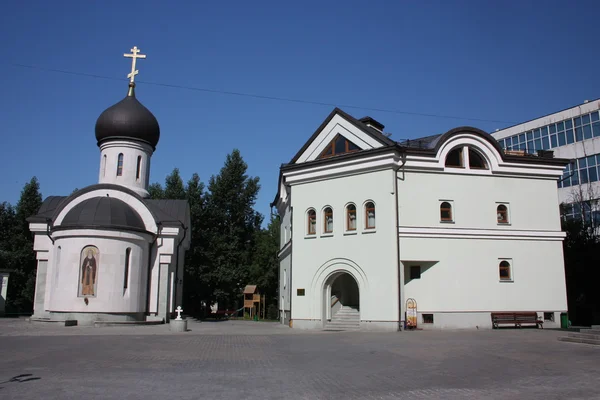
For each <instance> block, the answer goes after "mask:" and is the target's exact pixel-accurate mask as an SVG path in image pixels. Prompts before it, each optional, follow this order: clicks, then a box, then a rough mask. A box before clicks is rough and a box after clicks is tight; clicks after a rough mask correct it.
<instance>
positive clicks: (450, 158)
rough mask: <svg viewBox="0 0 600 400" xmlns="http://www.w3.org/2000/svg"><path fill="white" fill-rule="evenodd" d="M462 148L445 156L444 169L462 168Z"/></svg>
mask: <svg viewBox="0 0 600 400" xmlns="http://www.w3.org/2000/svg"><path fill="white" fill-rule="evenodd" d="M464 166H465V165H464V163H463V148H462V147H459V148H457V149H454V150H452V151H450V153H448V155H447V156H446V167H454V168H463V167H464Z"/></svg>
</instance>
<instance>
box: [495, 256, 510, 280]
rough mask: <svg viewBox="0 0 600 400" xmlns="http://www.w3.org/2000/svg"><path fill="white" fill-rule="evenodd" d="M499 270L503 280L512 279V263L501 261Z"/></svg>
mask: <svg viewBox="0 0 600 400" xmlns="http://www.w3.org/2000/svg"><path fill="white" fill-rule="evenodd" d="M498 267H499V270H500V271H499V272H500V280H501V281H512V271H511V266H510V263H509V262H508V261H506V260H503V261H500V265H499V266H498Z"/></svg>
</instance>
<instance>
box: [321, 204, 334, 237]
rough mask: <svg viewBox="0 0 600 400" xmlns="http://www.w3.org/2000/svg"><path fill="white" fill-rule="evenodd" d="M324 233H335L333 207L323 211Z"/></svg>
mask: <svg viewBox="0 0 600 400" xmlns="http://www.w3.org/2000/svg"><path fill="white" fill-rule="evenodd" d="M323 231H324V232H325V233H331V232H333V210H332V209H331V207H327V208H325V210H323Z"/></svg>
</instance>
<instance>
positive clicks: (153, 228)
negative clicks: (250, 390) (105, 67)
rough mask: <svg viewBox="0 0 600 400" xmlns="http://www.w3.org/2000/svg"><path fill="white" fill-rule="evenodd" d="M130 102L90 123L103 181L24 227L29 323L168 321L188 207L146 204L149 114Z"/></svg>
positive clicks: (155, 136)
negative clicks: (32, 269)
mask: <svg viewBox="0 0 600 400" xmlns="http://www.w3.org/2000/svg"><path fill="white" fill-rule="evenodd" d="M134 87H135V83H133V82H131V83H130V84H129V90H128V94H127V96H126V97H125V98H124V99H123V100H121V101H120V102H118V103H117V104H115V105H113V106H111V107H109V108H108V109H106V110H105V111H104V112H103V113H102V114H101V115H100V117H99V118H98V120H97V121H96V126H95V134H96V142H97V145H98V147H99V149H100V157H99V161H100V162H99V181H98V183H97V184H93V185H90V186H88V187H85V188H83V189H80V190H78V191H76V192H75V193H73V194H71V195H70V196H50V197H48V198H46V199H45V200H44V202H43V204H42V206H41V208H40V210H39V211H38V213H37V214H36V215H34V216H32V217H30V218H29V219H28V222H29V223H30V225H29V227H30V230H31V231H32V232H33V233H34V251H35V253H36V258H37V276H36V287H35V299H34V313H33V316H32V319H33V320H41V321H44V320H51V321H62V320H77V321H78V323H79V324H92V323H95V322H98V321H104V322H113V321H117V322H124V321H130V322H133V321H163V322H167V321H169V318H170V317H171V314H172V313H173V312H174V309H175V307H176V306H177V305H180V304H181V301H182V289H183V264H184V258H185V257H184V256H185V251H186V250H187V249H188V248H189V245H190V231H191V229H190V211H189V206H188V203H187V202H186V201H185V200H151V199H149V195H148V183H149V177H150V160H151V157H152V154H153V153H154V151H155V148H156V145H157V144H158V140H159V137H160V128H159V124H158V121H157V120H156V118H155V117H154V115H153V114H152V113H151V112H150V111H149V110H148V109H147V108H146V107H144V106H143V105H142V104H141V103H140V102H139V101H138V100H137V98H136V96H135V92H134Z"/></svg>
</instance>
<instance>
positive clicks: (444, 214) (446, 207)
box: [440, 201, 452, 221]
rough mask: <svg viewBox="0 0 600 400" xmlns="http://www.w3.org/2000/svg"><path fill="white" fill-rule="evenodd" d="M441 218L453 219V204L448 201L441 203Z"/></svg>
mask: <svg viewBox="0 0 600 400" xmlns="http://www.w3.org/2000/svg"><path fill="white" fill-rule="evenodd" d="M440 220H442V221H452V204H450V203H449V202H447V201H444V202H442V204H440Z"/></svg>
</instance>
